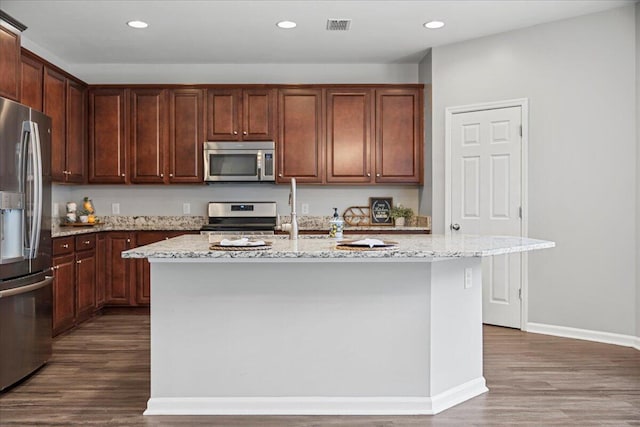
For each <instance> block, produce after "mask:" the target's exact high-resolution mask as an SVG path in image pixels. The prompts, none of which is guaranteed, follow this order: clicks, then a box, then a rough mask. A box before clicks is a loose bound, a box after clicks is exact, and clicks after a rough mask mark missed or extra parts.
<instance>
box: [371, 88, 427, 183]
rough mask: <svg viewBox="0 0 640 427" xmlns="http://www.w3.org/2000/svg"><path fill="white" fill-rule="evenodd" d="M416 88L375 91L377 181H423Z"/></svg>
mask: <svg viewBox="0 0 640 427" xmlns="http://www.w3.org/2000/svg"><path fill="white" fill-rule="evenodd" d="M421 124H422V96H421V91H420V90H419V89H411V88H408V89H379V90H377V91H376V182H395V183H407V184H409V183H411V184H415V183H422V175H423V174H422V163H423V162H422V141H423V137H422V125H421Z"/></svg>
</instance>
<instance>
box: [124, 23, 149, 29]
mask: <svg viewBox="0 0 640 427" xmlns="http://www.w3.org/2000/svg"><path fill="white" fill-rule="evenodd" d="M127 25H128V26H130V27H131V28H147V27H148V26H149V24H147V23H146V22H144V21H129V22H127Z"/></svg>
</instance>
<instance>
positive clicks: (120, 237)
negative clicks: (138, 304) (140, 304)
mask: <svg viewBox="0 0 640 427" xmlns="http://www.w3.org/2000/svg"><path fill="white" fill-rule="evenodd" d="M106 239H107V240H106V253H107V265H106V268H107V274H106V283H105V304H106V305H120V306H129V305H135V295H133V294H132V292H131V288H132V285H133V284H134V283H135V280H136V271H135V270H136V267H135V261H136V260H134V259H125V258H122V255H121V253H122V251H126V250H128V249H131V248H132V247H134V246H135V243H134V242H135V233H128V232H109V233H107V237H106Z"/></svg>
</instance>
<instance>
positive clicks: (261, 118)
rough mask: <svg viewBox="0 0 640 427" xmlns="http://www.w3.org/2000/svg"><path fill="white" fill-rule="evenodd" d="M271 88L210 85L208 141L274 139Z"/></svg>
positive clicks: (273, 99)
mask: <svg viewBox="0 0 640 427" xmlns="http://www.w3.org/2000/svg"><path fill="white" fill-rule="evenodd" d="M274 123H275V91H274V90H273V89H258V88H255V89H239V88H238V89H233V88H231V89H209V90H208V91H207V139H208V140H209V141H265V140H273V138H274V131H273V128H274Z"/></svg>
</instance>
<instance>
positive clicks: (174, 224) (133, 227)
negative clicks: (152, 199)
mask: <svg viewBox="0 0 640 427" xmlns="http://www.w3.org/2000/svg"><path fill="white" fill-rule="evenodd" d="M330 219H331V217H328V216H327V217H320V216H302V217H300V220H299V230H300V231H301V232H305V231H306V232H317V233H325V232H326V233H328V232H329V231H328V230H329V220H330ZM56 220H57V221H59V219H56ZM56 220H54V222H53V223H52V227H51V237H65V236H75V235H77V234H87V233H98V232H100V231H198V230H200V228H201V227H202V226H203V225H204V224H206V223H207V218H206V217H203V216H125V215H117V216H116V215H113V216H101V217H100V223H99V224H96V225H94V226H86V227H65V226H63V225H60V224H59V222H57V221H56ZM287 220H288V217H283V222H286V221H287ZM430 229H431V218H430V217H421V218H420V220H419V221H417V220H416V221H414V222H412V223H411V224H410V225H408V226H406V227H395V226H371V225H369V226H345V231H362V232H376V231H377V232H381V233H382V232H390V231H391V232H398V231H400V232H403V233H426V232H429V231H430Z"/></svg>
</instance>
